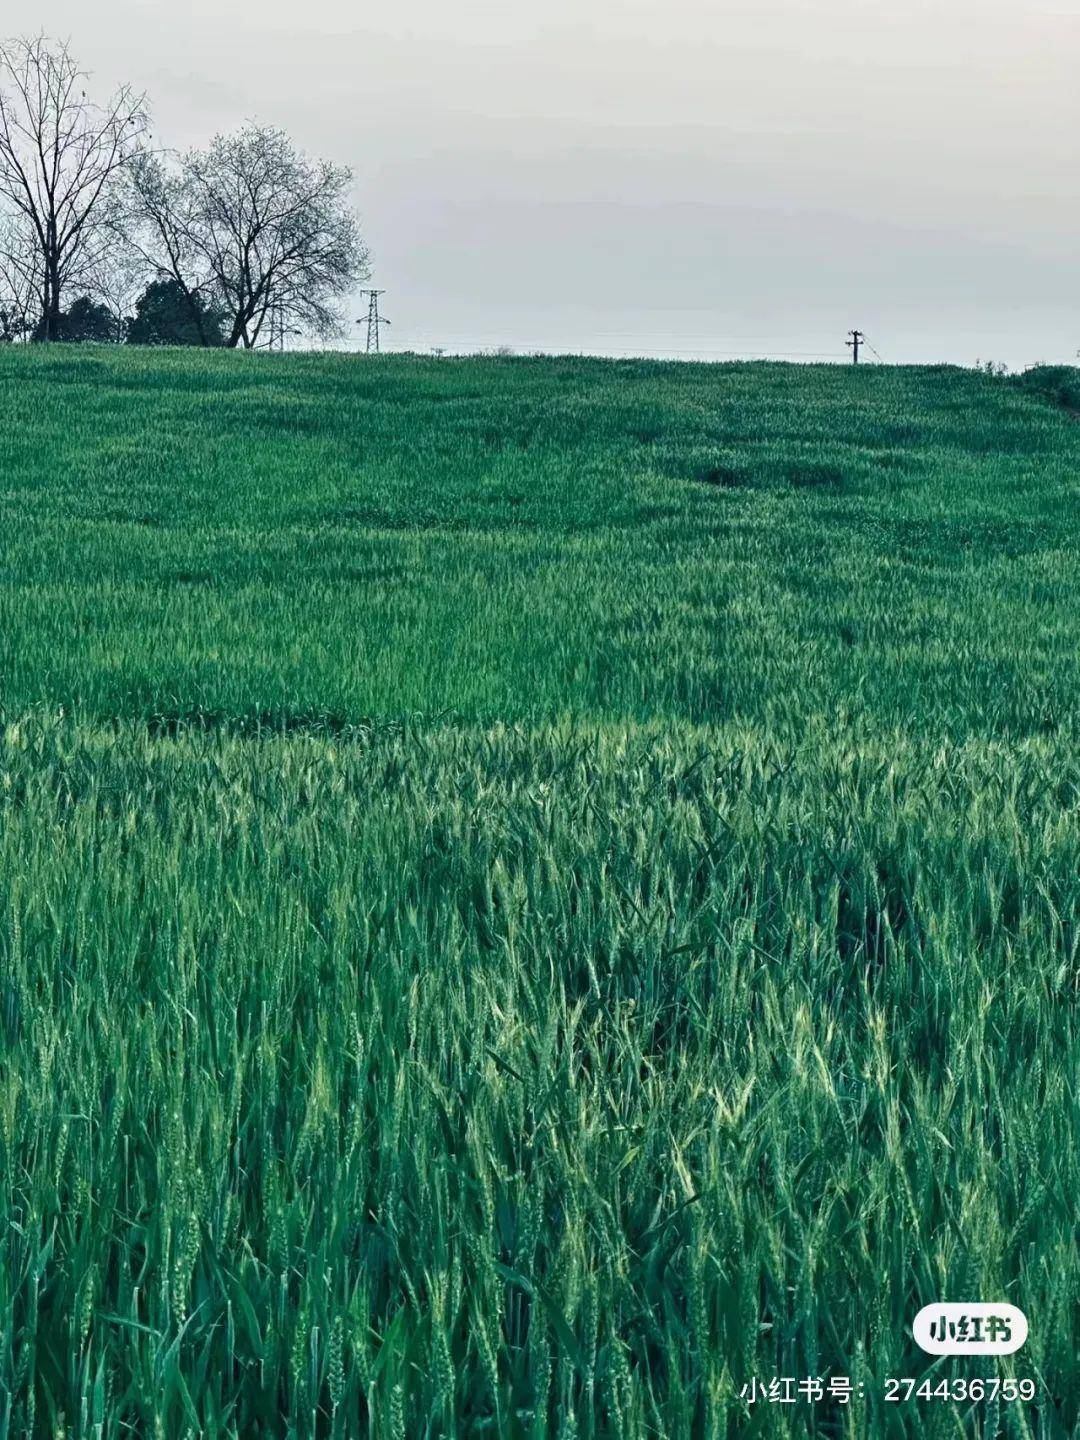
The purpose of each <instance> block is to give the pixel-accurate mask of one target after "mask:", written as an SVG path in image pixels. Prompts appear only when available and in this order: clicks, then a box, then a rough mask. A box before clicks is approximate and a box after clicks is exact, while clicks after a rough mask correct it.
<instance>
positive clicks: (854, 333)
mask: <svg viewBox="0 0 1080 1440" xmlns="http://www.w3.org/2000/svg"><path fill="white" fill-rule="evenodd" d="M848 334H849V335H850V336H851V339H850V340H848V341H846V342H845V343H846V345H847V347H848V349H849V350H850V351H851V363H852V364H853V365H857V364H858V363H859V346H860V345H865V344H866V336H865V335H864V334H863V332H862V331H861V330H849V331H848Z"/></svg>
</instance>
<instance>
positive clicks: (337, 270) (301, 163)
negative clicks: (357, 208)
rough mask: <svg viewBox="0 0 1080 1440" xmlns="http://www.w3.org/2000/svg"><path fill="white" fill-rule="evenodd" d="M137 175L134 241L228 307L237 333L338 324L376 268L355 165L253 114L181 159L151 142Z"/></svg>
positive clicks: (181, 280)
mask: <svg viewBox="0 0 1080 1440" xmlns="http://www.w3.org/2000/svg"><path fill="white" fill-rule="evenodd" d="M130 177H131V186H130V190H131V196H132V202H133V203H132V213H131V214H130V215H129V218H128V221H127V222H126V225H125V229H126V231H127V233H128V235H129V237H131V238H132V243H135V244H136V245H138V246H139V247H140V249H141V253H142V254H143V256H144V258H145V259H146V260H147V261H149V262H150V263H151V264H152V265H153V266H154V268H155V269H156V270H157V271H158V273H159V274H161V275H165V276H168V277H169V278H171V279H173V280H175V281H176V282H177V283H178V284H179V285H180V286H181V288H182V289H183V291H184V293H185V295H186V296H188V297H189V301H190V300H191V299H192V297H195V296H197V297H199V299H200V300H201V301H203V302H212V303H213V304H214V305H215V306H217V307H219V308H220V309H221V310H223V311H224V312H225V314H226V316H227V322H228V323H227V338H226V344H227V345H230V346H233V347H236V346H243V347H244V348H245V349H249V350H250V349H254V348H256V347H257V346H259V345H266V344H268V343H269V341H270V336H271V329H272V327H278V328H286V327H287V328H291V329H294V330H300V331H303V332H305V333H307V334H314V335H320V336H329V335H333V334H338V333H340V330H341V324H342V317H341V313H340V311H339V309H338V303H339V302H340V300H341V299H342V298H343V297H344V296H345V295H347V294H348V292H349V291H350V290H352V289H353V288H354V287H355V286H356V285H358V284H359V283H360V282H361V281H362V280H364V279H365V278H366V277H367V274H368V253H367V250H366V248H365V246H364V244H363V242H362V240H361V238H360V231H359V226H358V223H357V220H356V217H355V216H354V215H353V213H352V211H351V210H350V208H349V204H348V191H349V187H350V185H351V183H352V175H351V172H350V171H349V170H347V169H345V168H343V167H341V166H337V165H332V164H331V163H330V162H328V161H311V160H308V159H307V158H306V157H305V156H304V155H302V154H301V153H300V152H299V151H298V150H297V149H296V147H295V146H294V145H293V143H292V141H291V140H290V139H289V138H288V136H287V135H285V134H284V132H283V131H281V130H277V129H274V128H272V127H269V126H262V125H253V124H252V125H246V126H245V127H244V128H243V129H241V130H239V131H237V132H236V133H235V134H233V135H224V136H222V135H219V136H218V137H217V138H216V139H214V140H213V141H212V142H211V144H210V147H209V148H208V149H207V150H205V151H192V152H190V153H189V154H187V155H185V156H184V157H183V159H182V160H181V161H180V162H179V165H178V166H174V167H172V168H170V167H168V166H167V165H166V164H165V163H164V161H162V160H161V159H160V158H159V157H156V156H152V155H147V154H144V155H142V156H141V157H140V158H139V160H138V162H137V163H136V164H135V165H133V166H132V168H131V171H130ZM192 310H193V318H195V317H196V314H197V307H196V306H195V305H194V304H193V306H192Z"/></svg>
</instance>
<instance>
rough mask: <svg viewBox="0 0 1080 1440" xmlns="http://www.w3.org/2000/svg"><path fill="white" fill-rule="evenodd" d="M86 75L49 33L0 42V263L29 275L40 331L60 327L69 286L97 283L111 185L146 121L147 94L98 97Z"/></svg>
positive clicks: (124, 91) (124, 90)
mask: <svg viewBox="0 0 1080 1440" xmlns="http://www.w3.org/2000/svg"><path fill="white" fill-rule="evenodd" d="M85 79H86V77H85V75H84V74H83V72H82V71H80V69H79V67H78V66H77V64H76V63H75V61H74V60H73V59H72V57H71V55H70V54H69V52H68V50H67V47H66V46H64V45H53V44H50V42H48V41H47V40H46V39H45V38H44V37H43V36H39V37H38V38H36V39H33V40H13V41H8V42H5V43H3V44H0V207H2V208H3V210H4V212H6V215H7V217H8V223H7V224H5V225H4V226H3V227H0V270H2V271H3V273H4V274H5V275H7V276H8V279H9V281H10V279H11V274H10V273H9V272H17V274H18V275H19V276H21V277H22V280H23V282H25V281H26V280H27V278H28V277H29V276H30V275H32V277H33V279H32V287H33V290H34V291H35V292H36V297H35V298H36V305H35V309H36V310H37V312H38V316H39V317H40V324H41V334H42V338H44V339H49V338H51V337H52V336H53V335H55V334H56V333H58V326H59V321H60V314H61V305H62V299H63V295H64V292H65V290H68V289H70V288H72V287H73V286H76V285H81V286H82V287H83V288H93V283H92V281H93V276H94V275H95V274H96V272H97V271H98V270H99V269H100V266H101V264H102V262H103V260H104V258H105V255H106V252H107V249H108V246H109V245H110V243H112V242H111V238H110V235H109V233H108V227H107V223H106V222H107V212H108V209H109V202H110V199H111V195H112V192H113V190H114V188H115V183H116V181H117V180H118V178H119V176H120V175H121V173H122V172H123V170H124V169H125V167H126V166H127V165H128V164H129V162H130V160H131V158H132V156H133V154H134V153H135V150H136V147H137V146H138V143H139V140H140V137H141V135H142V134H143V132H144V131H145V129H146V123H147V121H146V111H145V100H144V97H143V96H142V95H140V94H137V93H136V92H135V91H134V90H132V89H131V88H130V87H129V86H126V85H125V86H122V87H121V88H120V89H119V90H118V91H117V92H116V94H115V95H114V96H113V97H112V99H111V100H110V101H109V102H108V104H106V105H104V106H98V105H95V104H94V103H93V102H91V101H90V100H89V99H88V98H87V95H86V91H85V89H84V88H83V85H84V81H85ZM0 285H3V281H0Z"/></svg>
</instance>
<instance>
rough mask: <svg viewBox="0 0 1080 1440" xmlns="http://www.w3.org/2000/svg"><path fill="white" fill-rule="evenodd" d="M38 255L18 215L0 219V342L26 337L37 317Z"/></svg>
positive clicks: (31, 236) (39, 285)
mask: <svg viewBox="0 0 1080 1440" xmlns="http://www.w3.org/2000/svg"><path fill="white" fill-rule="evenodd" d="M38 260H39V255H38V251H37V246H36V244H35V242H34V235H33V232H32V231H31V230H30V229H29V227H28V226H27V225H26V223H25V220H24V218H23V217H22V216H19V217H9V218H8V219H6V220H3V221H0V341H12V340H26V339H28V338H29V336H30V335H31V333H32V332H33V329H34V326H35V325H36V324H37V321H38V319H39V318H40V316H39V312H38V304H39V301H40V296H41V274H40V267H39V265H38Z"/></svg>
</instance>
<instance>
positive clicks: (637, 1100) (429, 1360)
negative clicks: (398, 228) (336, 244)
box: [0, 346, 1080, 1440]
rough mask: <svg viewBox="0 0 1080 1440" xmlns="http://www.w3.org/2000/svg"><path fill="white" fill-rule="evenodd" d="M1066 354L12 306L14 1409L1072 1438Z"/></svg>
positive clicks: (1076, 828) (1074, 662)
mask: <svg viewBox="0 0 1080 1440" xmlns="http://www.w3.org/2000/svg"><path fill="white" fill-rule="evenodd" d="M1052 378H1053V383H1052V384H1051V383H1047V384H1046V385H1041V386H1040V384H1039V381H1038V377H1036V378H1035V381H1034V382H1029V383H1028V384H1026V385H1014V384H1010V383H1006V382H1003V381H999V380H993V379H990V378H988V377H985V376H981V375H977V374H972V373H969V372H962V371H958V370H952V369H946V368H936V369H930V368H927V369H887V368H883V367H871V366H866V367H860V368H859V369H858V370H853V369H852V368H850V367H844V368H841V367H813V368H801V367H791V366H782V365H734V366H704V365H702V366H698V365H678V366H672V365H665V364H659V363H646V362H603V361H592V360H571V359H553V360H494V359H492V360H468V361H465V360H462V361H456V360H454V361H452V360H442V361H437V360H430V361H428V360H419V359H411V358H407V357H385V358H383V359H381V360H361V359H356V358H348V357H327V356H295V357H277V356H263V357H251V356H240V355H235V354H198V353H182V352H167V351H163V352H157V353H147V352H141V353H140V352H137V351H112V350H108V349H100V350H99V349H93V348H82V347H79V348H76V347H56V348H46V347H41V348H34V349H25V350H24V349H21V348H17V347H10V346H9V347H0V407H2V408H0V414H2V416H3V420H2V424H0V1247H2V1248H0V1256H2V1261H0V1440H7V1437H8V1436H11V1437H15V1436H22V1435H27V1434H35V1435H36V1434H40V1435H43V1436H44V1435H49V1436H63V1437H65V1440H68V1437H79V1440H83V1437H86V1440H90V1437H94V1440H121V1437H126V1436H129V1435H134V1436H139V1437H143V1436H146V1437H168V1440H172V1437H182V1436H185V1435H191V1436H201V1437H207V1440H218V1437H220V1440H251V1437H266V1440H268V1437H278V1436H281V1437H285V1436H291V1437H296V1440H301V1437H304V1440H307V1437H316V1436H317V1437H328V1440H329V1437H335V1440H336V1437H346V1436H348V1437H352V1436H370V1437H372V1440H404V1437H408V1440H413V1437H431V1440H435V1437H443V1436H445V1437H451V1436H457V1435H461V1436H466V1435H477V1436H503V1435H505V1436H514V1437H517V1436H521V1437H526V1436H528V1437H536V1440H539V1437H544V1436H566V1437H570V1436H579V1437H591V1440H607V1437H620V1440H621V1437H627V1440H629V1437H638V1436H657V1437H665V1440H667V1437H686V1440H690V1437H695V1440H696V1437H698V1436H715V1437H723V1436H726V1437H731V1440H735V1437H739V1440H741V1437H744V1436H749V1437H754V1436H763V1437H764V1436H775V1437H783V1436H789V1435H815V1436H845V1437H853V1440H854V1437H863V1436H866V1437H874V1440H879V1437H880V1440H886V1437H888V1440H902V1437H911V1440H914V1437H917V1436H924V1435H930V1436H934V1435H940V1436H946V1435H948V1436H954V1435H957V1434H961V1433H963V1434H971V1435H978V1436H982V1437H985V1440H990V1437H997V1436H998V1435H1004V1436H1016V1437H1026V1436H1038V1437H1040V1440H1042V1437H1046V1440H1054V1437H1064V1436H1067V1435H1070V1434H1073V1433H1075V1432H1076V1427H1077V1425H1078V1405H1080V1393H1078V1385H1077V1379H1076V1368H1075V1356H1076V1354H1077V1352H1078V1349H1080V1322H1078V1317H1077V1313H1076V1306H1075V1301H1076V1296H1077V1294H1080V1249H1078V1237H1077V1227H1076V1218H1075V1197H1076V1195H1077V1194H1078V1193H1080V1151H1078V1148H1077V1136H1078V1131H1080V1110H1078V1106H1077V1095H1076V1086H1077V1077H1078V1074H1080V1016H1078V1009H1077V1002H1078V997H1080V885H1078V878H1077V877H1078V875H1080V751H1078V748H1077V740H1078V737H1080V711H1078V707H1077V702H1078V699H1080V567H1078V565H1077V563H1076V561H1077V541H1078V538H1080V512H1078V506H1077V501H1078V493H1080V425H1078V424H1076V423H1075V420H1074V418H1073V416H1072V415H1071V413H1070V411H1069V408H1068V407H1069V404H1070V403H1071V401H1070V399H1069V397H1070V396H1071V395H1074V394H1075V393H1076V392H1075V388H1073V389H1070V388H1069V387H1070V385H1074V381H1073V380H1072V379H1071V378H1070V377H1068V376H1065V377H1064V378H1063V377H1062V376H1060V375H1058V376H1056V377H1052ZM938 1299H945V1300H971V1299H987V1300H1006V1299H1007V1300H1010V1301H1012V1302H1013V1303H1015V1304H1018V1305H1020V1306H1021V1308H1022V1309H1024V1310H1025V1312H1026V1313H1027V1315H1028V1318H1029V1321H1030V1325H1031V1338H1030V1340H1029V1341H1028V1344H1027V1345H1026V1346H1025V1348H1024V1349H1023V1350H1022V1351H1021V1352H1020V1353H1019V1354H1018V1355H1016V1356H1015V1357H1013V1358H1012V1359H1010V1360H1008V1361H1005V1362H1002V1363H998V1364H995V1363H994V1362H991V1361H971V1360H969V1361H965V1362H957V1363H955V1364H954V1362H951V1361H945V1362H939V1363H938V1364H937V1365H936V1366H935V1364H934V1363H933V1362H932V1361H931V1359H930V1357H928V1356H924V1355H923V1354H922V1353H921V1352H920V1351H919V1350H917V1349H916V1348H915V1347H914V1346H913V1344H912V1342H911V1340H910V1339H909V1338H908V1336H909V1334H910V1322H911V1319H912V1318H913V1316H914V1314H915V1312H916V1311H917V1310H918V1309H919V1307H920V1306H921V1305H922V1304H924V1303H927V1302H929V1301H932V1300H938ZM953 1374H955V1375H963V1376H968V1377H973V1376H975V1375H982V1376H985V1377H993V1376H996V1375H1009V1374H1011V1375H1015V1376H1017V1377H1029V1378H1031V1379H1032V1380H1033V1381H1034V1382H1035V1384H1036V1387H1037V1398H1036V1400H1035V1402H1034V1403H1033V1404H1030V1405H1024V1404H1023V1403H1021V1402H1016V1401H1009V1400H1007V1399H1000V1400H996V1401H994V1402H993V1403H992V1404H980V1405H978V1406H975V1407H974V1408H972V1409H969V1407H968V1406H966V1405H960V1406H958V1405H956V1404H953V1403H942V1402H933V1401H925V1402H919V1401H916V1400H912V1401H911V1402H909V1403H907V1404H891V1403H888V1402H887V1400H886V1398H885V1394H886V1390H885V1381H886V1378H887V1377H889V1376H912V1377H916V1378H917V1379H919V1380H922V1379H924V1378H927V1377H930V1378H931V1379H932V1381H933V1382H934V1383H937V1382H938V1381H939V1380H941V1379H942V1378H944V1377H946V1376H949V1375H953ZM837 1375H839V1376H848V1377H850V1378H851V1381H852V1384H853V1385H854V1386H855V1387H856V1388H855V1393H854V1396H853V1398H852V1400H851V1402H850V1403H849V1404H847V1405H841V1404H837V1403H835V1401H833V1402H830V1401H829V1399H827V1398H826V1399H825V1400H823V1401H821V1402H820V1403H817V1404H807V1403H805V1402H804V1403H801V1404H799V1405H795V1406H780V1405H769V1404H762V1403H759V1404H756V1405H753V1406H748V1405H747V1404H746V1403H745V1402H744V1401H743V1400H741V1399H740V1389H741V1387H742V1386H743V1384H744V1383H745V1382H747V1381H749V1380H750V1379H751V1377H757V1378H758V1379H759V1380H768V1379H771V1378H772V1377H773V1376H794V1377H798V1378H803V1377H807V1376H822V1377H826V1378H827V1377H829V1376H837ZM860 1387H861V1388H860Z"/></svg>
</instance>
